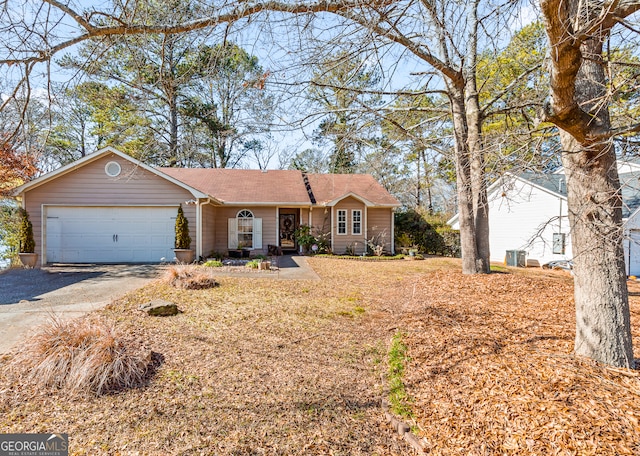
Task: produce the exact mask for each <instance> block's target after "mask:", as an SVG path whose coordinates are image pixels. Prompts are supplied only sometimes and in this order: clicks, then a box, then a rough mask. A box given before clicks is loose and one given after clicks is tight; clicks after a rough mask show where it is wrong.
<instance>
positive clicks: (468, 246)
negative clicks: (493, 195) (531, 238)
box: [449, 83, 483, 274]
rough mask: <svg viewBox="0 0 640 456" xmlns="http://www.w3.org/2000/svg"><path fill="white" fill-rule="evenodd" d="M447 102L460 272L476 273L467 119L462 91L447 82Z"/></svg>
mask: <svg viewBox="0 0 640 456" xmlns="http://www.w3.org/2000/svg"><path fill="white" fill-rule="evenodd" d="M449 99H450V102H451V114H452V118H453V125H454V127H453V130H454V134H455V144H454V148H455V158H456V160H455V162H456V187H457V190H458V217H459V224H460V250H461V253H462V273H463V274H477V273H480V272H483V271H482V269H480V270H479V269H478V267H479V265H481V262H479V261H478V247H477V243H476V228H475V217H474V211H473V189H472V182H471V162H470V160H469V149H468V145H467V141H466V138H467V136H468V131H467V118H466V113H465V105H464V91H463V90H460V89H459V88H457V87H456V86H455V85H454V84H453V83H449Z"/></svg>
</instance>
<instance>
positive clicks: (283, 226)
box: [280, 214, 296, 250]
mask: <svg viewBox="0 0 640 456" xmlns="http://www.w3.org/2000/svg"><path fill="white" fill-rule="evenodd" d="M295 230H296V215H295V214H280V247H282V249H283V250H295V249H296V239H295V236H294V234H293V233H294V231H295Z"/></svg>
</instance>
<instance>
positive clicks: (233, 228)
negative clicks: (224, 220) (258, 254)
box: [227, 218, 238, 249]
mask: <svg viewBox="0 0 640 456" xmlns="http://www.w3.org/2000/svg"><path fill="white" fill-rule="evenodd" d="M228 223H229V230H228V233H227V234H228V243H227V247H228V248H230V249H237V248H238V222H237V220H236V219H234V218H230V219H228Z"/></svg>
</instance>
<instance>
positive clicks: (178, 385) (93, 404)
mask: <svg viewBox="0 0 640 456" xmlns="http://www.w3.org/2000/svg"><path fill="white" fill-rule="evenodd" d="M309 262H310V264H311V265H312V266H313V268H314V269H315V270H316V272H317V273H318V274H319V275H320V276H321V277H322V281H321V282H311V281H278V280H272V279H263V278H259V277H256V276H251V277H247V278H219V282H220V287H218V288H214V289H210V290H191V291H189V290H179V289H174V288H172V287H170V286H169V285H167V284H164V283H160V282H157V283H154V284H151V285H149V286H147V287H145V288H143V289H141V290H139V291H137V292H135V293H132V294H129V295H127V296H126V297H125V298H123V299H121V300H119V301H117V302H114V303H113V304H112V305H111V306H110V307H109V308H108V309H105V310H104V311H103V312H102V313H103V316H104V317H105V318H108V319H111V320H113V321H114V322H115V324H116V326H117V328H118V330H119V331H125V332H127V333H129V334H130V335H131V337H134V338H136V339H138V340H140V341H141V343H144V344H145V345H146V346H148V347H150V348H151V349H152V350H153V360H154V363H155V364H154V369H153V370H152V372H151V373H150V375H149V376H148V378H147V381H146V383H145V384H144V386H142V387H139V388H136V389H130V390H122V391H120V392H117V393H114V394H108V395H103V396H99V397H89V398H86V399H83V400H78V399H77V398H76V399H74V398H71V397H70V396H69V395H68V394H66V393H65V391H64V389H61V390H51V389H42V390H38V389H36V388H33V387H31V386H30V385H27V384H20V383H16V382H13V383H12V377H11V376H10V375H9V374H8V373H7V371H6V369H3V370H2V372H1V373H0V385H2V386H0V399H1V400H0V417H1V418H0V432H2V433H8V432H67V433H69V436H70V446H71V454H90V455H94V454H121V455H129V454H131V455H133V454H145V455H146V454H149V455H165V454H166V455H173V454H188V455H191V454H220V455H236V454H237V455H240V454H256V455H258V454H269V455H273V454H281V455H290V454H310V455H312V454H323V455H324V454H335V455H339V454H342V455H357V454H362V455H373V454H379V455H393V454H397V455H400V454H412V453H413V450H412V449H411V448H410V447H408V446H407V445H406V444H405V442H404V441H403V440H402V439H400V438H399V437H398V436H397V435H396V434H394V433H393V432H392V430H391V429H390V427H389V426H388V424H387V423H386V422H385V421H384V416H383V413H382V410H381V408H380V399H381V397H382V395H383V388H384V387H383V382H382V381H381V374H382V373H383V372H384V371H385V370H386V366H385V356H386V350H387V347H388V344H389V341H390V339H391V337H392V336H393V335H394V334H395V333H396V332H398V331H400V332H402V333H403V334H405V336H404V340H405V342H406V343H407V345H408V347H409V353H408V354H409V357H410V362H409V363H408V365H407V369H406V377H405V384H406V389H407V393H408V394H409V396H410V397H411V398H412V399H411V409H412V411H413V417H411V418H409V419H407V421H408V422H409V424H411V425H412V426H413V428H414V431H415V432H416V433H417V434H418V435H419V436H420V438H422V439H424V441H425V443H426V446H427V448H428V451H429V452H430V454H438V455H440V454H442V455H444V454H451V455H459V454H465V455H466V454H477V455H492V454H517V455H534V454H535V455H547V454H563V455H564V454H572V455H573V454H580V455H583V454H584V455H587V454H594V455H596V454H597V455H621V454H640V426H639V423H638V419H639V418H640V376H639V374H638V372H631V371H618V370H614V369H607V368H604V367H600V366H597V365H594V364H593V363H590V362H588V361H584V360H579V359H575V358H574V357H572V356H571V349H572V342H573V332H574V316H573V307H572V306H573V303H572V297H571V294H572V285H571V279H570V277H568V276H566V275H564V274H563V273H561V272H543V271H541V270H535V271H534V270H526V271H515V273H497V274H491V275H489V276H482V277H465V276H462V275H461V274H460V273H459V272H458V269H459V263H458V262H457V261H456V260H445V259H437V258H431V259H427V260H425V261H392V262H384V263H375V262H359V261H347V260H334V259H327V258H310V259H309ZM633 287H634V288H632V289H631V291H632V292H633V293H634V294H635V293H638V292H640V287H638V286H637V285H636V284H633ZM638 294H640V293H638ZM151 299H168V300H171V301H173V302H176V303H177V304H178V305H179V307H180V308H181V310H182V311H183V313H181V314H179V315H177V316H175V317H166V318H154V317H149V316H146V315H144V314H142V313H141V312H139V311H137V308H138V306H139V305H140V304H141V303H144V302H146V301H149V300H151ZM632 311H633V314H632V324H633V325H634V343H635V346H636V347H640V331H639V326H640V297H637V296H633V297H632ZM8 361H9V359H6V360H4V361H2V365H3V366H6V364H7V362H8Z"/></svg>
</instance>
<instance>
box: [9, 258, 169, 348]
mask: <svg viewBox="0 0 640 456" xmlns="http://www.w3.org/2000/svg"><path fill="white" fill-rule="evenodd" d="M161 268H162V266H158V265H99V266H96V265H73V266H53V267H46V268H42V269H10V270H8V271H5V272H3V273H0V353H6V352H8V351H9V350H10V349H11V348H12V347H13V346H14V345H15V344H17V343H18V342H19V340H20V339H21V338H22V337H24V335H25V334H26V333H27V331H28V330H29V329H31V328H33V327H35V326H37V325H39V324H41V323H44V322H46V320H47V318H49V317H50V316H51V315H56V316H59V317H61V318H73V317H78V316H81V315H83V314H86V313H88V312H91V311H92V310H95V309H99V308H101V307H104V306H105V305H107V304H109V303H110V302H111V301H112V300H113V299H115V298H117V297H119V296H121V295H123V294H125V293H127V292H129V291H131V290H135V289H136V288H139V287H141V286H143V285H145V284H146V283H147V282H149V281H151V280H153V279H155V278H157V276H158V274H159V272H160V271H161Z"/></svg>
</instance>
